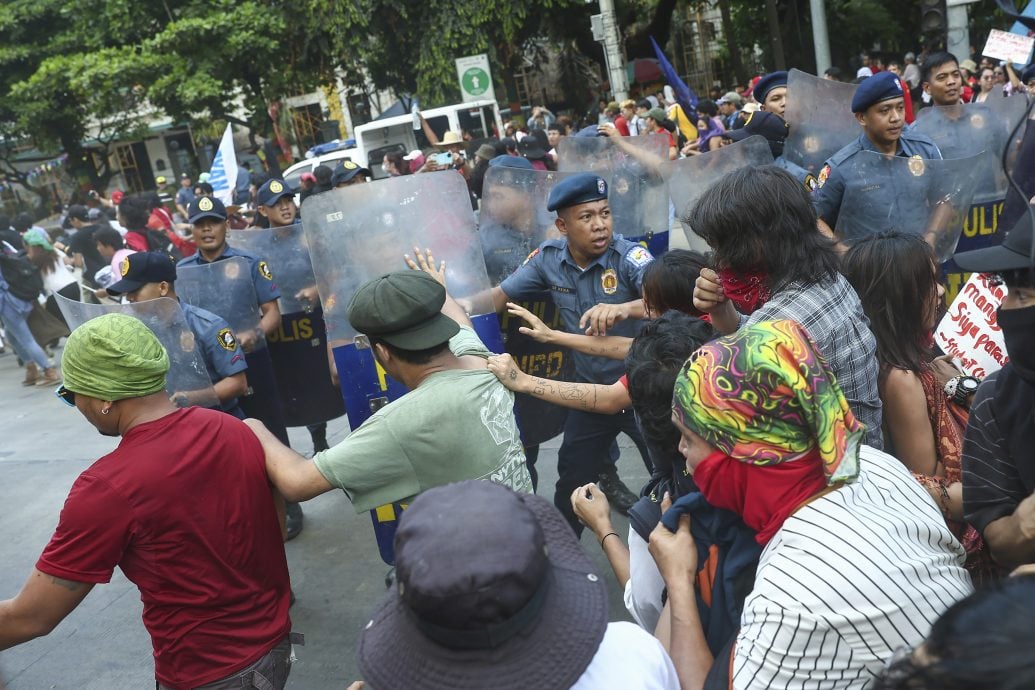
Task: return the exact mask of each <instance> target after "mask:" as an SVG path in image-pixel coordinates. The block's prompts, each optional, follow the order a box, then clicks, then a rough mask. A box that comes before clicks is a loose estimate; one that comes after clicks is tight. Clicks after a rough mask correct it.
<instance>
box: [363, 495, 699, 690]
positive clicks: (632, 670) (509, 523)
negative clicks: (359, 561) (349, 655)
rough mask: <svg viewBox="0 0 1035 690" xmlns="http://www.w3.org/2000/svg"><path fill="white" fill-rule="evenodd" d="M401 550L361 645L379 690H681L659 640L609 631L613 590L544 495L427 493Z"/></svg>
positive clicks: (614, 627)
mask: <svg viewBox="0 0 1035 690" xmlns="http://www.w3.org/2000/svg"><path fill="white" fill-rule="evenodd" d="M395 544H396V579H397V580H398V585H397V586H396V587H393V588H392V591H391V592H390V593H389V594H388V596H387V597H386V598H385V600H384V602H383V603H382V604H381V605H380V606H379V607H378V609H377V610H376V611H375V612H374V613H373V614H372V616H371V619H370V622H369V623H368V624H367V625H366V627H365V628H364V630H363V632H362V635H361V637H360V641H359V666H360V670H361V672H362V674H363V677H364V678H365V679H366V680H367V681H369V682H370V684H371V685H372V686H373V687H375V688H422V689H423V690H483V689H484V688H488V687H499V688H516V687H527V688H547V687H549V688H571V689H572V690H610V689H612V688H613V689H614V690H619V689H621V690H678V689H679V687H680V686H679V680H678V679H677V677H676V675H675V670H674V669H673V667H672V662H671V661H670V660H669V659H668V656H667V655H666V654H665V651H664V649H662V647H661V645H660V644H659V643H658V641H657V640H656V639H654V638H652V637H651V636H650V634H649V633H647V632H645V631H643V630H642V629H640V628H639V627H637V626H636V625H634V624H632V623H608V612H607V587H606V586H605V585H604V582H603V580H602V579H601V577H600V576H599V575H598V574H597V573H596V572H595V570H596V569H595V568H594V567H593V564H592V563H591V562H590V560H589V559H588V558H587V557H586V555H585V554H584V553H583V552H582V549H581V548H579V544H578V542H577V541H576V540H575V536H574V535H573V534H572V533H571V530H569V529H568V526H567V524H566V523H565V520H564V518H563V517H562V516H561V515H560V514H559V513H558V512H557V510H555V509H554V508H553V507H552V506H550V504H549V503H548V502H546V501H545V500H543V499H541V498H539V497H538V496H534V495H525V494H520V493H515V492H514V491H511V490H509V489H507V488H505V487H501V486H494V485H492V484H490V483H487V482H472V481H466V482H459V483H456V484H449V485H448V486H441V487H438V488H433V489H429V490H428V491H426V492H424V493H423V494H422V495H421V496H419V497H418V498H417V499H416V500H415V501H414V502H413V504H412V505H411V506H410V507H409V508H408V509H407V510H406V511H405V512H404V513H403V515H402V519H401V520H400V523H399V529H398V531H397V532H396V537H395Z"/></svg>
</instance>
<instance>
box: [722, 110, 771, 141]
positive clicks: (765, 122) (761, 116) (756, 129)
mask: <svg viewBox="0 0 1035 690" xmlns="http://www.w3.org/2000/svg"><path fill="white" fill-rule="evenodd" d="M756 134H758V135H760V136H763V137H765V138H766V139H767V140H769V141H770V142H774V143H781V144H782V143H783V141H784V139H786V138H787V123H786V122H784V121H783V118H782V117H780V116H779V115H777V114H776V113H770V112H766V111H765V110H757V111H755V112H753V113H751V114H750V115H748V119H747V122H745V123H744V126H743V127H741V128H740V129H727V130H726V131H725V132H723V134H722V136H723V137H725V138H726V139H730V140H731V141H741V140H743V139H747V138H748V137H750V136H754V135H756Z"/></svg>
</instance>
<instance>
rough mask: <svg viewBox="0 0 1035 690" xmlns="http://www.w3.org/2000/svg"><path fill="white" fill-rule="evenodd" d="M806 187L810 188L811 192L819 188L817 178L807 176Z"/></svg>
mask: <svg viewBox="0 0 1035 690" xmlns="http://www.w3.org/2000/svg"><path fill="white" fill-rule="evenodd" d="M805 189H807V190H809V191H810V192H814V191H816V190H817V189H819V183H818V182H816V178H815V177H813V176H812V175H806V176H805Z"/></svg>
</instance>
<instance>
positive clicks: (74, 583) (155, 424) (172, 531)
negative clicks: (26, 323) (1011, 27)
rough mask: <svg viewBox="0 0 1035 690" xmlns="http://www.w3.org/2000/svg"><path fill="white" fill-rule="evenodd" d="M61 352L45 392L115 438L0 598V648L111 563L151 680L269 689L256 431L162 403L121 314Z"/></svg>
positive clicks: (149, 359)
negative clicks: (133, 615)
mask: <svg viewBox="0 0 1035 690" xmlns="http://www.w3.org/2000/svg"><path fill="white" fill-rule="evenodd" d="M61 364H62V368H63V370H64V374H65V385H64V386H62V387H61V388H59V389H58V395H59V396H60V397H62V399H63V400H64V401H65V402H67V403H69V404H72V405H74V406H75V407H76V408H77V409H78V410H79V411H80V412H81V413H82V415H83V416H84V417H86V419H87V421H89V422H90V423H91V424H93V425H94V426H95V427H96V428H97V430H98V431H99V432H100V433H101V434H102V435H105V436H121V437H122V442H121V443H120V444H119V446H118V448H116V449H115V450H114V451H113V452H112V453H109V454H108V455H106V456H104V457H102V458H101V459H100V460H98V461H97V462H95V463H94V464H93V465H91V466H90V467H89V468H88V469H87V470H86V471H85V472H83V473H82V474H81V475H79V478H78V479H77V480H76V482H75V484H73V485H72V490H71V491H70V492H69V495H68V499H67V500H66V501H65V506H64V508H63V509H62V511H61V518H60V521H59V523H58V526H57V530H56V531H55V532H54V536H53V537H52V538H51V540H50V543H49V544H48V545H47V547H46V549H44V551H43V555H42V556H40V559H39V561H38V562H37V563H36V568H35V569H34V570H33V571H32V574H31V575H30V576H29V579H28V581H27V582H26V583H25V585H24V587H23V588H22V590H21V592H20V593H19V594H18V596H16V597H15V598H14V599H9V600H7V601H2V602H0V650H3V649H6V648H8V647H12V646H14V645H17V644H21V643H22V642H26V641H28V640H31V639H33V638H35V637H39V636H41V635H46V634H48V633H49V632H50V631H51V630H53V629H54V628H55V627H56V626H57V625H58V623H60V622H61V621H62V620H63V619H64V618H65V616H67V615H68V614H70V613H71V612H72V610H73V609H75V607H76V606H78V605H79V603H80V602H81V601H82V600H83V599H84V598H85V597H86V595H87V594H89V592H90V590H91V589H92V588H93V586H94V585H95V584H98V583H104V582H108V581H109V580H110V579H111V575H112V572H113V570H114V569H115V566H118V567H119V568H121V569H122V572H123V573H124V574H125V575H126V577H127V578H128V579H129V580H130V581H132V582H133V583H135V584H136V585H137V587H138V588H139V589H140V598H141V600H142V601H143V603H144V613H143V619H144V626H145V627H146V628H147V630H148V632H149V633H150V634H151V640H152V644H153V646H154V657H155V677H156V679H157V681H158V688H160V689H162V690H181V689H185V688H198V687H202V686H204V687H206V688H208V687H214V688H224V687H225V688H229V687H235V688H238V687H245V686H244V685H243V684H242V683H243V681H244V680H245V679H248V680H249V682H250V683H253V684H254V687H263V688H278V689H279V688H283V687H284V684H285V683H286V681H287V676H288V672H289V669H290V667H289V663H290V662H289V657H290V654H291V642H292V641H294V640H293V639H292V635H291V620H290V618H289V616H288V607H289V606H290V602H289V598H290V593H289V582H288V570H287V560H286V558H285V556H284V545H283V543H282V541H281V531H280V525H281V521H280V519H279V517H278V510H277V508H276V506H275V504H274V493H273V490H272V489H271V486H270V484H269V481H268V479H267V477H266V470H265V456H264V454H263V451H262V446H261V445H260V444H259V441H258V439H257V438H256V437H255V435H254V434H252V432H251V431H250V430H249V429H248V427H246V426H245V425H244V424H243V423H242V422H241V421H239V420H238V419H236V418H234V417H232V416H230V415H227V414H223V413H221V412H217V411H215V410H207V409H203V408H198V407H190V408H186V409H177V408H176V407H174V406H173V405H172V403H171V402H169V398H168V396H167V394H166V391H165V376H166V372H167V371H168V369H169V357H168V355H167V353H166V351H165V350H164V349H163V348H162V346H161V344H160V343H159V342H158V339H157V338H156V337H155V336H154V334H153V333H152V332H151V331H150V330H148V329H147V327H146V326H144V324H143V323H142V322H141V321H138V320H137V319H135V318H133V317H131V316H128V315H125V314H107V315H105V316H102V317H99V318H96V319H93V320H91V321H88V322H87V323H85V324H84V325H82V326H80V327H79V328H77V329H76V330H75V331H74V332H73V333H72V335H71V337H70V338H69V339H68V343H67V345H66V346H65V351H64V354H63V356H62V360H61ZM217 681H218V683H217ZM263 681H265V682H263ZM213 683H215V685H211V686H210V685H209V684H213ZM247 687H252V685H248V686H247Z"/></svg>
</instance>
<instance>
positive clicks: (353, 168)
mask: <svg viewBox="0 0 1035 690" xmlns="http://www.w3.org/2000/svg"><path fill="white" fill-rule="evenodd" d="M369 181H370V171H369V170H367V169H366V168H364V167H361V166H360V165H359V164H358V163H353V162H352V161H350V160H348V159H345V160H343V161H342V162H341V163H338V165H337V167H336V168H334V174H332V175H331V186H332V187H334V188H335V189H337V188H338V187H351V186H352V185H354V184H363V183H364V182H369Z"/></svg>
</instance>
